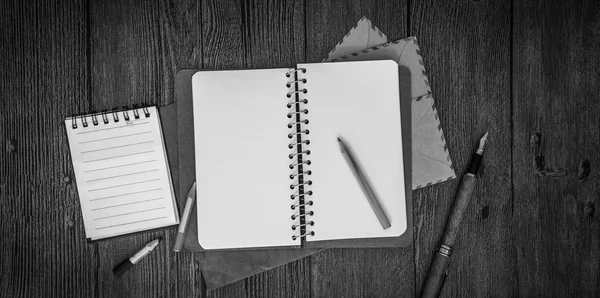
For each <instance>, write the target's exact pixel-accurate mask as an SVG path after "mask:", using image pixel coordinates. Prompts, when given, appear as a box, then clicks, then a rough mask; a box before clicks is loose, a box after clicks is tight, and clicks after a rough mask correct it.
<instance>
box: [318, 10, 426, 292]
mask: <svg viewBox="0 0 600 298" xmlns="http://www.w3.org/2000/svg"><path fill="white" fill-rule="evenodd" d="M306 4H307V7H306V35H307V45H306V62H319V61H321V60H323V58H325V57H327V54H328V53H329V51H330V50H331V49H332V48H333V47H334V46H335V45H336V44H337V43H338V42H340V40H341V39H342V37H343V36H344V35H346V33H348V31H349V30H350V29H351V28H352V27H353V26H354V25H356V22H357V21H358V20H359V19H360V18H361V17H363V16H366V17H368V18H369V19H371V20H372V22H373V24H375V25H376V26H377V27H378V28H379V29H381V31H382V32H384V33H385V34H386V35H387V36H388V38H390V40H395V39H400V38H404V37H406V36H407V34H406V33H407V31H408V27H407V26H406V24H407V2H406V1H307V2H306ZM413 276H414V264H413V247H412V246H411V247H407V248H395V249H333V250H327V251H324V252H320V253H318V254H315V255H313V256H312V257H311V294H312V296H314V297H407V296H413V295H414V292H415V285H414V279H413Z"/></svg>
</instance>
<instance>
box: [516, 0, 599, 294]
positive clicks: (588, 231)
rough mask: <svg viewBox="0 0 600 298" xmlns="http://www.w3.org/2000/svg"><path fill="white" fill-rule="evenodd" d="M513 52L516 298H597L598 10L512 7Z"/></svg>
mask: <svg viewBox="0 0 600 298" xmlns="http://www.w3.org/2000/svg"><path fill="white" fill-rule="evenodd" d="M513 43H514V46H513V56H514V85H513V93H514V98H513V113H514V131H513V138H514V143H513V152H514V154H513V167H514V169H515V170H514V194H515V205H514V210H515V211H514V223H515V247H516V249H517V264H516V265H517V266H516V268H517V269H518V279H519V293H521V294H522V296H546V297H549V296H554V297H569V296H571V297H575V296H578V297H598V296H600V272H599V271H600V255H599V253H600V241H599V238H600V219H599V218H600V217H599V214H600V213H599V212H598V208H600V201H599V191H598V183H599V181H600V180H599V179H598V170H600V168H599V166H598V164H599V162H600V159H599V158H598V156H599V152H600V145H599V140H600V135H599V130H600V123H599V121H600V120H599V118H600V114H599V113H600V101H599V98H598V97H599V94H600V84H598V83H599V82H600V70H599V69H598V65H600V56H599V55H598V53H599V52H600V3H599V2H598V1H593V0H589V1H570V2H569V3H566V2H562V1H518V2H515V7H514V37H513ZM535 156H538V157H542V158H538V160H537V162H536V163H535V164H534V158H535ZM542 160H543V161H544V162H543V163H542V162H541V161H542ZM584 160H589V161H590V174H589V177H588V178H587V179H580V177H579V173H578V171H579V167H580V164H581V163H582V161H584ZM544 173H546V174H544ZM562 173H564V176H560V175H562ZM548 174H550V175H548ZM556 174H560V175H559V176H560V177H553V176H555V175H556Z"/></svg>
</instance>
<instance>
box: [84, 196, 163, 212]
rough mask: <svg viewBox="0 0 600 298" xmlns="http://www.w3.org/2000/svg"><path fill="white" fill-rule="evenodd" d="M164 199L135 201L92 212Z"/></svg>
mask: <svg viewBox="0 0 600 298" xmlns="http://www.w3.org/2000/svg"><path fill="white" fill-rule="evenodd" d="M162 199H164V197H162V198H156V199H149V200H142V201H135V202H130V203H125V204H118V205H111V206H106V207H100V208H95V209H92V211H97V210H104V209H110V208H115V207H121V206H127V205H133V204H138V203H145V202H152V201H158V200H162Z"/></svg>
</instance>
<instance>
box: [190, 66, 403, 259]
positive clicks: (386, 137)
mask: <svg viewBox="0 0 600 298" xmlns="http://www.w3.org/2000/svg"><path fill="white" fill-rule="evenodd" d="M192 92H193V113H194V140H195V156H196V158H195V162H196V182H197V187H198V188H197V208H198V212H197V214H198V241H199V243H200V245H202V247H203V248H204V249H233V248H261V247H265V248H266V247H281V246H298V245H301V244H303V245H305V246H308V247H310V246H312V247H318V246H319V242H321V241H331V240H342V239H363V238H382V237H398V236H400V235H401V234H402V233H403V232H404V231H405V230H406V225H407V222H406V210H405V203H406V202H405V185H404V170H403V158H402V157H403V153H402V143H401V140H402V134H401V127H400V104H399V86H398V65H397V64H396V63H395V62H393V61H369V62H345V63H319V64H299V65H298V66H297V68H293V69H289V68H280V69H264V70H231V71H200V72H197V73H196V74H194V75H193V77H192ZM286 95H289V97H288V96H286ZM366 98H368V99H369V100H365V99H366ZM338 136H343V137H344V138H345V140H346V141H347V142H348V144H349V145H350V146H351V147H352V149H353V151H354V153H355V154H356V156H357V157H358V159H359V160H360V163H361V165H362V167H363V170H364V171H365V173H366V176H367V177H368V178H369V180H370V181H371V184H372V186H373V188H374V190H375V192H376V193H377V194H378V197H379V201H380V204H381V205H382V207H383V209H384V211H385V213H386V215H387V217H388V219H389V220H390V222H391V225H392V226H391V228H389V229H387V230H383V229H382V227H381V225H380V224H379V221H378V220H377V218H376V216H375V214H374V213H373V212H372V210H371V208H370V206H369V204H368V202H367V200H366V198H365V197H364V195H363V192H362V191H361V189H360V186H359V185H358V183H357V182H356V179H355V178H354V176H353V174H352V172H351V171H350V168H349V167H348V165H347V164H346V162H345V160H344V158H343V156H342V154H341V152H340V148H339V145H338V142H337V137H338Z"/></svg>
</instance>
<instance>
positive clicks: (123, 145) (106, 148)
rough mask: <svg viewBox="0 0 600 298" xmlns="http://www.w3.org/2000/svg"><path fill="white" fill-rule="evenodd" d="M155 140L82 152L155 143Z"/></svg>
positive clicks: (95, 150)
mask: <svg viewBox="0 0 600 298" xmlns="http://www.w3.org/2000/svg"><path fill="white" fill-rule="evenodd" d="M153 142H154V141H146V142H139V143H133V144H126V145H119V146H113V147H106V148H100V149H94V150H88V151H81V153H90V152H97V151H102V150H109V149H115V148H123V147H129V146H135V145H141V144H148V143H153Z"/></svg>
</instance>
